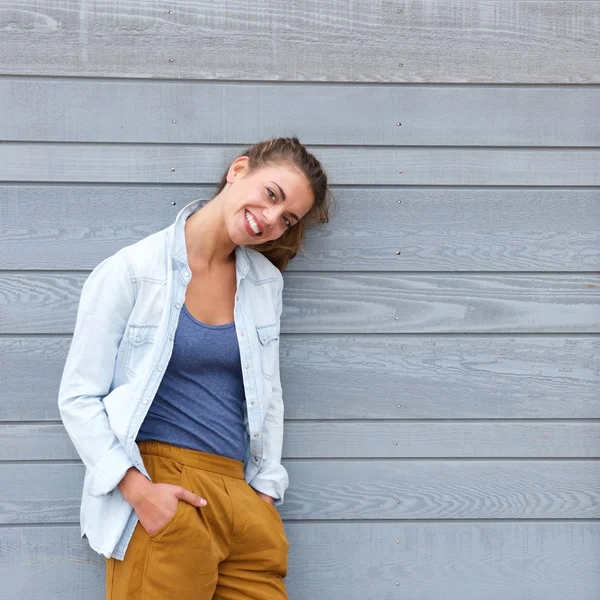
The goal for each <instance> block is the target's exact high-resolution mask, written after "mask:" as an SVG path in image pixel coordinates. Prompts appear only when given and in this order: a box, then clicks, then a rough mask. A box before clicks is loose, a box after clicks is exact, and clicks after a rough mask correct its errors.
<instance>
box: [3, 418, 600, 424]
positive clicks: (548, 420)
mask: <svg viewBox="0 0 600 600" xmlns="http://www.w3.org/2000/svg"><path fill="white" fill-rule="evenodd" d="M284 422H285V423H297V424H306V425H314V424H315V423H322V424H333V425H335V424H344V423H356V424H358V423H360V424H365V425H385V424H390V425H391V424H395V423H422V424H433V423H471V424H479V423H486V424H487V423H491V424H496V423H516V424H521V423H525V424H538V423H539V424H544V423H558V424H560V423H566V424H571V423H584V424H590V425H592V424H593V425H596V424H598V425H600V417H597V418H594V417H590V418H581V417H574V418H569V417H553V418H543V417H540V418H536V417H523V418H519V417H511V418H497V419H496V418H494V417H474V418H454V417H449V418H447V419H440V418H433V419H410V418H407V419H402V418H394V419H390V418H381V419H361V418H359V417H357V418H354V419H336V418H334V417H332V418H330V419H327V418H323V417H319V418H315V419H296V418H293V417H291V418H287V417H286V418H285V419H284ZM3 425H9V426H12V425H62V421H61V420H60V419H48V420H43V419H34V420H13V421H10V420H0V426H3Z"/></svg>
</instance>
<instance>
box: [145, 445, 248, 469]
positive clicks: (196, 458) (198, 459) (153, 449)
mask: <svg viewBox="0 0 600 600" xmlns="http://www.w3.org/2000/svg"><path fill="white" fill-rule="evenodd" d="M138 447H139V449H140V453H141V454H142V455H144V454H152V455H154V456H162V457H164V458H168V459H170V460H174V461H175V462H178V463H181V464H183V465H187V466H188V467H194V468H195V469H202V470H203V471H210V472H211V473H218V474H219V475H226V476H228V477H235V478H236V479H244V465H243V463H241V462H240V461H239V460H235V459H234V458H228V457H227V456H218V455H217V454H210V453H208V452H200V450H192V449H190V448H180V447H179V446H173V445H172V444H167V443H166V442H158V441H154V440H144V441H141V442H138Z"/></svg>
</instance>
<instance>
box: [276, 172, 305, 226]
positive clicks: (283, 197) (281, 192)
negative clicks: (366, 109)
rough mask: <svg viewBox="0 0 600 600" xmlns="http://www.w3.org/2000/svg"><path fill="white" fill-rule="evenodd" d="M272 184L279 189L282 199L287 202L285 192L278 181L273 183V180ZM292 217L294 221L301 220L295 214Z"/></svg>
mask: <svg viewBox="0 0 600 600" xmlns="http://www.w3.org/2000/svg"><path fill="white" fill-rule="evenodd" d="M271 183H274V184H275V185H276V186H277V187H278V188H279V193H280V194H281V198H282V200H285V199H286V196H285V192H284V191H283V190H282V189H281V186H280V185H279V184H278V183H277V182H276V181H273V180H271ZM290 215H291V216H292V217H294V219H296V221H299V220H300V219H299V218H298V215H295V214H294V213H293V212H291V213H290Z"/></svg>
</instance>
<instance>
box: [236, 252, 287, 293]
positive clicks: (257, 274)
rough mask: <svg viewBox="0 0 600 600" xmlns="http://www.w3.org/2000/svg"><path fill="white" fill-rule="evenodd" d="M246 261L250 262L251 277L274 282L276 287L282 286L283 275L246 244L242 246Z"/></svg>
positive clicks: (260, 253) (264, 257)
mask: <svg viewBox="0 0 600 600" xmlns="http://www.w3.org/2000/svg"><path fill="white" fill-rule="evenodd" d="M243 249H244V251H245V253H246V256H247V258H248V261H249V263H250V269H249V275H250V277H251V278H252V279H254V280H256V281H259V282H271V281H272V282H274V283H277V284H278V288H279V289H281V288H283V275H282V274H281V271H280V270H279V269H278V268H277V267H276V266H275V265H274V264H273V263H272V262H271V261H270V260H269V259H268V258H267V257H266V256H265V255H264V254H262V252H259V251H258V250H254V249H253V248H250V247H248V246H243Z"/></svg>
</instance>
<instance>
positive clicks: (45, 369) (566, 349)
mask: <svg viewBox="0 0 600 600" xmlns="http://www.w3.org/2000/svg"><path fill="white" fill-rule="evenodd" d="M69 344H70V340H69V339H67V338H57V337H49V338H46V337H24V338H19V337H15V338H12V337H4V338H1V337H0V373H2V374H3V385H2V386H0V421H15V422H18V421H19V420H29V421H45V420H58V419H60V416H59V413H58V407H57V403H56V398H57V394H58V386H59V382H60V377H61V374H62V369H63V366H64V361H65V359H66V356H67V351H68V347H69ZM599 352H600V342H599V340H598V338H597V336H584V337H582V336H577V335H569V336H564V335H551V336H549V335H531V334H529V335H518V336H511V335H493V336H484V335H465V334H461V335H443V336H435V335H431V336H423V335H375V336H371V335H358V336H356V335H352V336H333V335H328V336H320V335H312V336H306V335H291V334H283V335H282V338H281V378H282V383H283V389H284V401H285V416H286V419H288V420H290V419H292V420H294V419H361V420H363V419H549V418H552V419H583V418H598V416H599V415H600V394H598V388H599V386H600V369H599V368H598V359H597V357H598V354H599ZM32 364H34V365H35V368H34V369H33V370H32V367H31V365H32ZM341 390H343V393H341ZM361 422H364V421H361ZM397 425H398V426H403V425H401V424H400V423H397ZM429 425H431V424H426V426H429ZM430 431H433V430H430ZM536 441H537V440H536ZM488 442H491V440H488ZM357 443H358V441H357ZM456 443H457V444H459V443H460V441H459V440H456ZM571 443H575V440H572V442H571ZM561 445H562V443H561ZM563 447H564V448H568V447H569V446H568V445H564V446H563ZM433 451H434V452H437V451H439V447H438V448H437V449H435V450H433ZM482 451H483V450H482ZM505 451H509V449H506V450H505ZM559 455H560V456H563V454H561V453H559Z"/></svg>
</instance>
